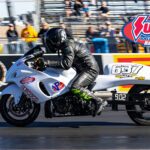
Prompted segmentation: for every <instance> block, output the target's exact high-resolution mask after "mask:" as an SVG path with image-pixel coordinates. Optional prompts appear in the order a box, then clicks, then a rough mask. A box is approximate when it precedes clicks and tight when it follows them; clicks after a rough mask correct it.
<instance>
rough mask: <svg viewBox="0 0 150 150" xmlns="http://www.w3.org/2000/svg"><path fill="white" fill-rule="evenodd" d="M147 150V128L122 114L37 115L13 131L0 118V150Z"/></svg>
mask: <svg viewBox="0 0 150 150" xmlns="http://www.w3.org/2000/svg"><path fill="white" fill-rule="evenodd" d="M34 149H37V150H48V149H50V150H77V149H82V150H93V149H96V150H98V149H101V150H105V149H107V150H112V149H118V150H127V149H128V150H130V149H132V150H133V149H138V150H142V149H143V150H148V149H150V127H145V126H137V125H136V124H135V123H133V122H132V121H131V120H130V118H129V117H128V116H127V114H126V112H122V111H119V112H112V111H108V112H103V113H102V115H101V116H98V117H95V118H93V117H91V116H86V117H74V118H73V117H66V118H53V119H45V118H44V116H43V113H41V114H40V116H39V118H38V119H37V120H36V122H34V123H32V124H31V125H29V126H28V127H24V128H23V127H21V128H18V127H13V126H11V125H9V124H7V123H5V122H4V121H3V120H2V119H1V117H0V150H34Z"/></svg>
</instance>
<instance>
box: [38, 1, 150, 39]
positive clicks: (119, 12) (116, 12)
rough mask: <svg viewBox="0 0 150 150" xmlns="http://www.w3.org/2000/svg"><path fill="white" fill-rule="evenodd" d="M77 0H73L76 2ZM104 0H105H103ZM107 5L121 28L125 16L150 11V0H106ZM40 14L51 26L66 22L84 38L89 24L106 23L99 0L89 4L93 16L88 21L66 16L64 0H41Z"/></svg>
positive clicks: (73, 31) (96, 26)
mask: <svg viewBox="0 0 150 150" xmlns="http://www.w3.org/2000/svg"><path fill="white" fill-rule="evenodd" d="M74 1H75V0H73V2H74ZM103 1H104V0H103ZM83 2H84V3H85V4H87V5H89V4H90V0H83ZM105 2H106V3H107V7H108V8H109V12H110V14H109V19H110V21H111V23H112V25H113V27H114V28H121V27H122V25H123V24H124V23H125V20H124V18H125V17H129V16H132V15H133V14H135V13H138V14H142V13H146V14H149V13H150V1H149V0H138V2H137V3H135V1H134V0H105ZM40 5H41V9H40V16H41V18H42V19H41V20H42V21H46V22H48V23H49V25H50V26H57V25H58V24H59V22H64V23H65V24H67V25H68V27H70V28H71V30H72V33H73V35H74V36H75V37H80V38H84V37H85V30H86V29H87V28H88V27H89V25H93V26H95V28H96V29H98V28H99V27H100V26H103V25H104V21H103V20H101V19H99V17H98V16H99V11H98V10H97V9H98V8H100V5H101V2H100V1H98V2H97V4H96V5H94V6H93V5H89V8H90V10H91V11H92V17H91V19H90V20H87V22H84V21H83V17H78V18H77V17H75V16H71V17H70V18H66V15H65V1H64V0H41V4H40Z"/></svg>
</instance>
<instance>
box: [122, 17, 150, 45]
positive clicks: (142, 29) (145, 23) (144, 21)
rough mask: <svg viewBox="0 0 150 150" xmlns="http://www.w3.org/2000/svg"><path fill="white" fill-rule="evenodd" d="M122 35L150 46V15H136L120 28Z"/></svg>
mask: <svg viewBox="0 0 150 150" xmlns="http://www.w3.org/2000/svg"><path fill="white" fill-rule="evenodd" d="M122 34H123V36H124V37H125V38H126V39H128V40H129V41H132V42H134V43H138V44H141V45H144V46H150V15H138V16H137V17H136V18H135V19H133V20H131V21H130V22H128V23H126V24H125V25H124V26H123V28H122Z"/></svg>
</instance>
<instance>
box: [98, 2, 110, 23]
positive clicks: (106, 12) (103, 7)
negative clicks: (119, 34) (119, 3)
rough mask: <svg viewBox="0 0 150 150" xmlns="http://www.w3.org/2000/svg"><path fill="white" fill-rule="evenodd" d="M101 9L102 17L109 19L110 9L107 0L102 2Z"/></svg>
mask: <svg viewBox="0 0 150 150" xmlns="http://www.w3.org/2000/svg"><path fill="white" fill-rule="evenodd" d="M98 10H99V11H101V12H102V13H101V18H102V19H104V20H105V19H108V15H109V9H108V8H107V5H106V3H105V2H101V8H100V9H98Z"/></svg>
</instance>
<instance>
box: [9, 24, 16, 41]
mask: <svg viewBox="0 0 150 150" xmlns="http://www.w3.org/2000/svg"><path fill="white" fill-rule="evenodd" d="M7 38H8V40H9V42H12V41H17V40H18V33H17V31H16V30H15V27H14V25H13V24H9V29H8V31H7Z"/></svg>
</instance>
